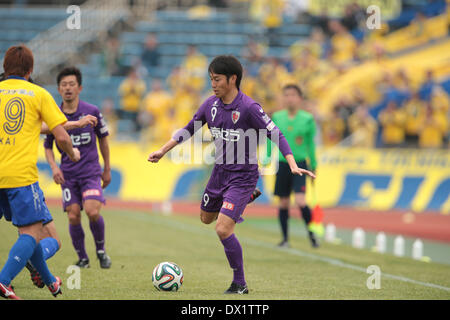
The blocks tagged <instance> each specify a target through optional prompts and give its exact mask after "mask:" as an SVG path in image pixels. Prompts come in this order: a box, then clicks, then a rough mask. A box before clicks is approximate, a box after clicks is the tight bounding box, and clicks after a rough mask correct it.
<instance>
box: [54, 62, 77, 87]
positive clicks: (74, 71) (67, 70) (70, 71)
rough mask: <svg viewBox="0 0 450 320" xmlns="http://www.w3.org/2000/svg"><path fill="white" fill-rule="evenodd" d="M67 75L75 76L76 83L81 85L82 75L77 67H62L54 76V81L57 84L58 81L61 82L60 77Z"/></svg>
mask: <svg viewBox="0 0 450 320" xmlns="http://www.w3.org/2000/svg"><path fill="white" fill-rule="evenodd" d="M67 76H75V77H76V78H77V82H78V85H79V86H81V82H82V77H81V71H80V69H78V68H77V67H67V68H64V69H62V70H61V71H60V72H59V73H58V76H57V77H56V82H57V84H58V86H59V83H60V82H61V80H62V78H64V77H67Z"/></svg>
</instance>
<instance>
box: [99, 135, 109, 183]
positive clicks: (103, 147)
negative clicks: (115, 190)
mask: <svg viewBox="0 0 450 320" xmlns="http://www.w3.org/2000/svg"><path fill="white" fill-rule="evenodd" d="M98 142H99V147H100V153H101V154H102V158H103V165H104V167H103V173H102V182H103V183H102V188H103V189H105V188H106V187H107V186H108V185H109V184H110V183H111V164H110V161H109V155H110V152H109V143H108V137H103V138H100V139H99V140H98Z"/></svg>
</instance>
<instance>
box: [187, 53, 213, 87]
mask: <svg viewBox="0 0 450 320" xmlns="http://www.w3.org/2000/svg"><path fill="white" fill-rule="evenodd" d="M207 64H208V59H207V58H206V56H204V55H203V54H201V53H200V52H199V51H198V50H197V47H196V46H195V45H190V46H189V47H188V50H187V54H186V58H185V59H184V61H183V64H182V68H183V71H184V73H185V76H186V81H187V82H189V83H190V85H191V86H192V87H193V88H194V89H195V90H197V91H199V92H201V91H202V90H203V88H204V86H205V79H206V71H205V70H207Z"/></svg>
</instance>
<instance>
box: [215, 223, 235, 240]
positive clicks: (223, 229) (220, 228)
mask: <svg viewBox="0 0 450 320" xmlns="http://www.w3.org/2000/svg"><path fill="white" fill-rule="evenodd" d="M216 233H217V235H218V236H219V238H220V239H221V240H223V239H226V238H228V237H229V236H230V235H231V233H232V232H231V231H230V230H229V229H228V228H227V226H225V225H223V224H216Z"/></svg>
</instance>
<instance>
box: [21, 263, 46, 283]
mask: <svg viewBox="0 0 450 320" xmlns="http://www.w3.org/2000/svg"><path fill="white" fill-rule="evenodd" d="M25 267H26V268H27V269H28V271H30V276H31V281H32V282H33V284H34V285H35V286H36V287H38V288H40V289H42V288H43V287H45V283H44V281H43V280H42V278H41V275H40V274H39V272H38V271H37V270H36V268H35V267H33V265H32V264H31V263H30V261H27V264H26V265H25Z"/></svg>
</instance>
